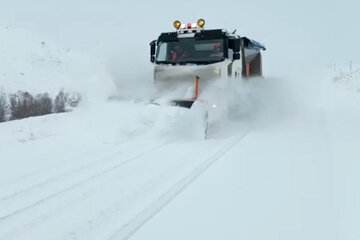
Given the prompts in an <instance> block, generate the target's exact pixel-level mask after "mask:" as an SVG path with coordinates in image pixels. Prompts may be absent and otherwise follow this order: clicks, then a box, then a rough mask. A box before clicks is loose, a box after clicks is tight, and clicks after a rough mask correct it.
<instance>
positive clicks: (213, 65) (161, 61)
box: [150, 19, 265, 99]
mask: <svg viewBox="0 0 360 240" xmlns="http://www.w3.org/2000/svg"><path fill="white" fill-rule="evenodd" d="M173 25H174V27H175V29H176V30H175V31H173V32H165V33H161V34H160V36H159V37H158V39H157V40H154V41H152V42H151V43H150V61H151V62H152V63H154V83H155V85H156V86H158V87H159V88H160V89H174V88H175V87H176V86H182V89H184V91H185V93H183V94H184V96H179V97H180V98H193V99H196V98H197V97H198V96H197V95H196V94H195V95H194V94H193V93H197V94H198V93H199V92H200V93H201V91H203V89H205V88H206V86H207V85H208V84H211V83H212V82H214V81H218V80H221V79H227V78H228V77H230V78H241V77H254V76H262V61H261V50H265V47H264V46H263V45H261V44H260V43H258V42H256V41H254V40H250V39H248V38H246V37H240V36H239V35H236V34H235V32H233V33H229V32H228V31H226V30H224V29H212V30H206V29H205V28H204V26H205V20H203V19H199V20H198V21H197V23H188V24H183V23H181V22H180V21H175V22H174V24H173ZM196 79H197V81H199V82H197V83H196V82H195V80H196ZM189 88H198V89H195V90H190V91H189ZM191 95H193V96H191Z"/></svg>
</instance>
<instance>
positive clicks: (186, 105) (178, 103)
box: [171, 99, 196, 108]
mask: <svg viewBox="0 0 360 240" xmlns="http://www.w3.org/2000/svg"><path fill="white" fill-rule="evenodd" d="M195 101H196V99H186V100H172V101H171V105H172V106H177V107H183V108H191V107H192V105H193V104H194V102H195Z"/></svg>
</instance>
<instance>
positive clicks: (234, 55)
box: [233, 52, 240, 60]
mask: <svg viewBox="0 0 360 240" xmlns="http://www.w3.org/2000/svg"><path fill="white" fill-rule="evenodd" d="M239 59H240V53H239V52H234V54H233V60H239Z"/></svg>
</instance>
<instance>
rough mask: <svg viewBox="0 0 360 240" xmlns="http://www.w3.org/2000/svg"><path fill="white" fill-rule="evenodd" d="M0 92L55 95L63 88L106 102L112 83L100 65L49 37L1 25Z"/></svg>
mask: <svg viewBox="0 0 360 240" xmlns="http://www.w3.org/2000/svg"><path fill="white" fill-rule="evenodd" d="M0 54H1V58H0V65H1V68H0V91H2V92H6V93H15V92H16V91H19V90H21V91H28V92H29V93H31V94H38V93H45V92H47V93H49V94H50V95H51V96H55V95H56V94H57V93H58V92H59V91H60V90H61V89H64V90H65V91H67V92H78V93H80V94H81V95H83V96H84V98H85V99H86V98H97V99H103V100H104V99H106V98H107V97H109V96H110V94H111V93H113V91H114V90H113V89H114V87H113V82H112V81H113V80H112V77H111V75H110V74H109V73H108V72H107V71H106V68H105V66H104V65H103V64H101V62H99V61H97V60H94V59H91V58H88V57H84V56H82V55H79V54H76V53H75V52H74V51H73V50H71V49H67V48H64V47H59V46H57V45H56V44H53V43H52V42H51V41H48V40H47V39H46V38H43V37H40V36H37V35H35V34H32V33H29V32H27V31H24V30H19V29H16V28H12V27H7V26H6V25H0Z"/></svg>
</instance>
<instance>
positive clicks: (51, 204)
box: [0, 103, 247, 239]
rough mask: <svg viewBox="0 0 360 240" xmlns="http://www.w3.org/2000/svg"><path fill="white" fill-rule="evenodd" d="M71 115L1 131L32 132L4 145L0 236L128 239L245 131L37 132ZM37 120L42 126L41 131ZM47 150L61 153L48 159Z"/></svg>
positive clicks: (17, 124)
mask: <svg viewBox="0 0 360 240" xmlns="http://www.w3.org/2000/svg"><path fill="white" fill-rule="evenodd" d="M114 105H115V106H117V105H118V104H117V103H115V104H114ZM125 105H127V106H128V105H129V104H125ZM130 105H131V104H130ZM128 107H129V106H128ZM149 107H150V108H153V107H152V106H145V107H144V106H143V107H141V108H149ZM143 110H144V109H143ZM80 115H81V114H80ZM83 115H85V116H86V117H88V115H87V114H83ZM66 117H67V116H66V114H63V115H58V116H56V115H53V116H45V117H39V118H30V119H26V120H21V121H15V122H8V123H5V124H2V126H1V127H0V131H1V132H2V133H5V132H6V131H10V132H16V131H17V130H19V129H21V132H22V134H25V135H28V136H33V138H32V139H31V138H30V139H29V140H28V141H21V139H23V138H22V137H23V135H21V136H22V137H20V136H17V137H16V136H15V139H13V141H11V139H10V142H7V144H8V146H9V148H8V149H6V148H3V149H2V154H4V155H6V156H9V157H8V158H7V159H4V158H3V159H2V163H3V164H2V165H3V166H4V167H3V168H1V173H2V174H1V176H2V177H1V182H0V206H1V208H0V226H1V227H0V238H1V239H29V238H30V239H124V238H128V237H129V236H131V234H132V233H133V232H135V231H136V230H137V229H138V228H139V227H140V226H142V225H143V224H144V223H145V222H147V221H148V220H149V219H150V218H151V217H152V216H153V215H154V214H156V213H157V212H158V211H160V210H161V209H162V208H163V207H164V206H165V205H166V204H167V203H168V202H169V201H171V200H172V199H173V198H175V197H176V196H177V195H178V194H179V193H180V192H181V191H182V190H183V189H184V188H185V187H186V186H187V185H189V184H190V183H191V182H192V181H193V180H194V179H196V178H197V177H198V176H199V175H200V174H201V173H202V172H203V171H204V170H205V169H207V168H208V167H209V166H210V165H211V164H212V163H214V162H215V161H217V160H219V159H220V158H221V157H222V156H223V155H224V154H225V153H226V152H227V151H228V150H229V149H230V148H232V147H234V145H236V144H237V143H238V142H239V141H240V140H241V139H242V138H243V137H244V136H245V134H246V133H247V129H245V128H244V129H243V130H241V131H240V129H239V131H238V133H237V134H235V135H233V136H229V137H228V138H218V139H212V140H208V141H204V140H192V141H180V142H179V141H175V142H174V141H170V140H169V139H159V138H158V139H153V140H152V141H150V140H146V139H145V140H141V139H139V138H136V139H134V140H132V141H125V142H123V141H119V142H116V143H115V142H112V143H108V142H106V143H103V142H102V143H101V142H98V141H96V140H94V139H93V140H88V141H85V142H81V141H78V140H76V138H77V137H79V138H81V139H83V136H79V134H80V133H79V126H75V127H74V126H69V128H71V129H72V130H73V132H72V133H73V134H70V135H69V136H66V135H65V134H62V135H60V136H59V135H56V134H54V135H51V136H48V135H41V134H40V133H39V132H38V131H37V130H39V129H42V130H44V128H47V131H48V132H51V130H52V129H51V127H49V126H51V125H52V124H53V123H54V122H57V123H59V122H58V121H64V120H65V118H66ZM78 117H79V116H77V118H78ZM44 119H45V120H44ZM99 120H100V119H99ZM39 121H40V122H42V124H41V126H42V128H41V127H39V129H37V127H36V125H37V124H38V122H39ZM79 122H80V123H81V121H79ZM97 123H100V122H97ZM24 126H25V127H24ZM100 126H102V124H100ZM97 127H99V126H97ZM65 132H66V131H65ZM80 132H81V131H80ZM101 132H102V133H103V131H101ZM35 136H38V138H36V137H35ZM104 136H107V137H109V136H108V135H106V134H104V133H103V134H102V135H100V136H99V139H101V141H103V140H104ZM74 138H75V139H74ZM8 141H9V139H8ZM44 141H48V142H47V144H46V145H44ZM69 142H71V144H70V145H73V146H68V145H67V144H66V143H69ZM109 145H110V146H109ZM2 146H3V147H4V145H2ZM14 146H16V148H17V151H16V152H12V151H13V150H14V148H15V147H14ZM13 147H14V148H13ZM44 147H45V148H48V149H43V148H44ZM59 147H60V148H61V149H60V150H59V149H58V148H59ZM49 151H50V152H52V151H54V153H55V152H56V153H55V154H54V155H52V156H51V157H49V156H46V157H45V156H44V155H47V154H48V153H49ZM68 151H71V153H70V154H69V152H68ZM4 161H7V163H6V164H4ZM8 161H13V163H12V164H9V162H8ZM29 162H31V163H29ZM22 164H25V166H26V167H24V166H21V165H22Z"/></svg>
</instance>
